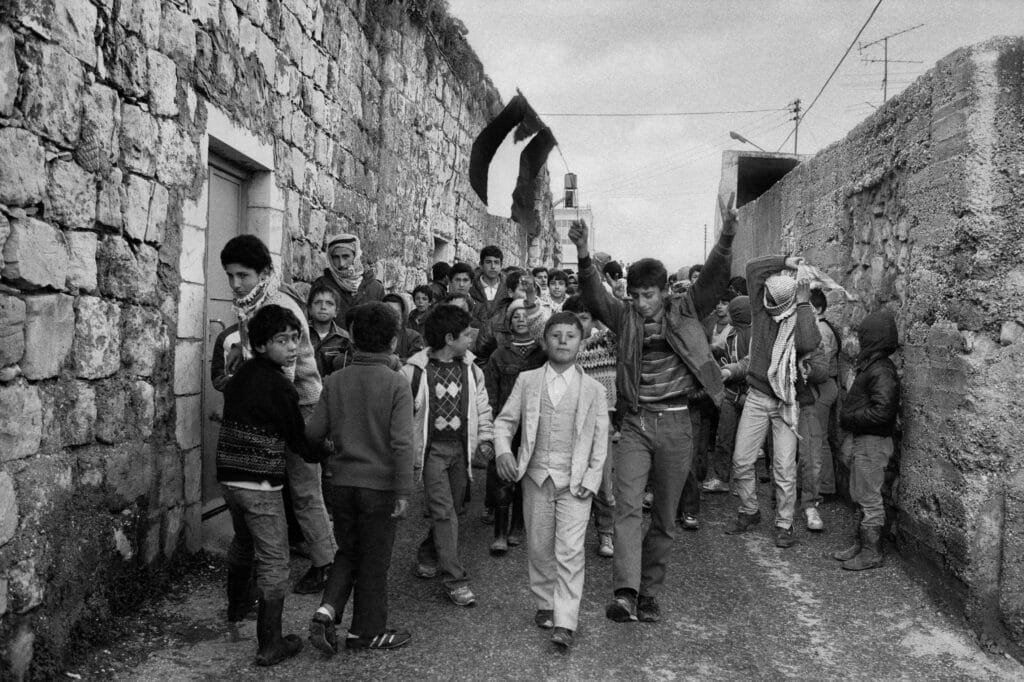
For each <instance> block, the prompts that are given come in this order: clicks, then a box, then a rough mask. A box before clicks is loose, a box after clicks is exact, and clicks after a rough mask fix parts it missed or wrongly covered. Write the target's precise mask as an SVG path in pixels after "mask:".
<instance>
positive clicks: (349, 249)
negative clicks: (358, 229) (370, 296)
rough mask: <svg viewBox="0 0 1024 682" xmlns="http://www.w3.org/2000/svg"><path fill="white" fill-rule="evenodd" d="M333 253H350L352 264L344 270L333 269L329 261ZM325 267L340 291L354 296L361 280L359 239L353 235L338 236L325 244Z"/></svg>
mask: <svg viewBox="0 0 1024 682" xmlns="http://www.w3.org/2000/svg"><path fill="white" fill-rule="evenodd" d="M335 253H351V254H352V264H351V265H349V266H348V267H346V268H336V267H334V261H333V260H332V259H331V256H333V255H334V254H335ZM327 266H328V268H329V269H330V271H331V277H332V278H333V279H334V282H335V284H337V285H338V286H339V287H341V290H342V291H345V292H348V293H350V294H354V293H355V292H356V290H358V289H359V284H360V282H362V280H363V250H362V248H361V247H360V245H359V237H357V236H356V235H354V234H339V235H338V236H337V237H335V238H334V239H332V240H331V241H330V242H329V243H328V244H327Z"/></svg>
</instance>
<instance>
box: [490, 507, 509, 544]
mask: <svg viewBox="0 0 1024 682" xmlns="http://www.w3.org/2000/svg"><path fill="white" fill-rule="evenodd" d="M508 509H509V508H508V505H506V504H499V505H498V506H496V507H495V508H494V542H492V543H491V547H490V551H491V556H504V555H505V553H506V552H508V516H509V514H508Z"/></svg>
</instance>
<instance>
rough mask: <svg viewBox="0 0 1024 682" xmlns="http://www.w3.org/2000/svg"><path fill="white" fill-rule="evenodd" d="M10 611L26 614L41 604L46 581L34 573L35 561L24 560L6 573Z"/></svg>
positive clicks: (44, 593)
mask: <svg viewBox="0 0 1024 682" xmlns="http://www.w3.org/2000/svg"><path fill="white" fill-rule="evenodd" d="M7 580H8V587H7V590H8V594H9V595H10V599H11V610H12V611H14V612H15V613H26V612H28V611H31V610H32V609H34V608H35V607H37V606H39V605H40V604H42V603H43V597H44V596H45V595H46V581H45V580H44V579H43V577H42V576H41V575H39V573H38V572H36V560H35V559H24V560H22V561H19V562H18V563H16V564H14V566H12V567H11V569H10V570H9V571H8V572H7Z"/></svg>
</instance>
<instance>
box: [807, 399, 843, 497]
mask: <svg viewBox="0 0 1024 682" xmlns="http://www.w3.org/2000/svg"><path fill="white" fill-rule="evenodd" d="M817 394H818V395H817V400H815V401H814V403H813V404H811V405H806V406H804V407H801V408H800V424H799V427H798V429H799V431H800V464H799V470H800V489H801V498H800V506H801V507H802V508H803V509H807V508H808V507H817V506H818V503H819V502H821V485H820V484H821V481H822V471H823V470H824V467H826V466H828V467H831V466H832V450H831V449H830V446H829V444H828V416H829V414H830V413H831V412H832V405H833V404H835V402H836V398H837V397H839V388H838V387H837V386H836V382H835V380H834V379H829V380H828V381H826V382H825V383H823V384H819V385H818V386H817Z"/></svg>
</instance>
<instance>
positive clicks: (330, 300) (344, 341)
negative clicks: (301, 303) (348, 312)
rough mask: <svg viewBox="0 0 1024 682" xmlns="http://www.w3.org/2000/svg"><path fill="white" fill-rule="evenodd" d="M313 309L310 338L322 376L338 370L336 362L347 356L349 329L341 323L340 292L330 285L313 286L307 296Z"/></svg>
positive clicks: (311, 312)
mask: <svg viewBox="0 0 1024 682" xmlns="http://www.w3.org/2000/svg"><path fill="white" fill-rule="evenodd" d="M306 307H307V308H308V309H309V322H310V324H309V340H310V342H312V344H313V352H314V353H315V354H316V369H317V371H318V372H320V378H321V379H323V378H324V377H325V376H327V375H328V374H330V373H331V372H333V371H334V361H335V359H336V358H337V357H338V356H341V355H344V354H345V353H346V351H347V349H348V347H349V345H350V344H349V340H348V332H345V331H343V330H342V329H341V327H339V326H338V323H337V322H336V321H335V317H336V316H337V314H338V294H337V292H336V291H335V290H334V289H332V288H331V287H329V286H327V285H326V284H317V285H315V286H313V287H311V288H310V290H309V297H308V298H307V299H306Z"/></svg>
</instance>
